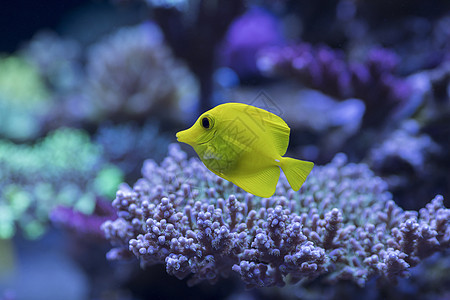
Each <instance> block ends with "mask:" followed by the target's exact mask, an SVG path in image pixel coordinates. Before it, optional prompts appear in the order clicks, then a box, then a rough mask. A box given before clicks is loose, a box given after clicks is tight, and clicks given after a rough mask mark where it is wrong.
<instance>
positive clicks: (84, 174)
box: [0, 129, 122, 238]
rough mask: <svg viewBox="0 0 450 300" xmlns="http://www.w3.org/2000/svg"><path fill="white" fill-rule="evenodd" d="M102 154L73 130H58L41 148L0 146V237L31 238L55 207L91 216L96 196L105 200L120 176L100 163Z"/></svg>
mask: <svg viewBox="0 0 450 300" xmlns="http://www.w3.org/2000/svg"><path fill="white" fill-rule="evenodd" d="M101 152H102V148H101V147H100V146H97V145H95V144H92V143H91V142H90V140H89V136H88V135H87V134H86V133H85V132H83V131H79V130H74V129H60V130H58V131H55V132H53V133H52V134H50V135H48V136H47V137H45V138H44V139H43V140H42V141H41V142H39V143H37V144H35V145H33V146H29V145H16V144H13V143H11V142H9V141H0V216H1V217H0V237H1V238H9V237H11V236H13V235H14V233H15V231H16V227H20V228H21V229H22V230H23V232H24V233H25V235H26V236H28V237H30V238H35V237H38V236H39V235H41V234H42V233H43V232H44V230H45V224H46V222H47V220H48V213H49V212H50V211H51V209H53V208H54V207H55V206H56V205H58V204H60V205H66V206H72V207H74V208H76V209H77V210H79V211H82V212H84V213H91V212H92V210H93V209H94V206H95V197H96V196H105V197H107V196H110V195H111V192H112V193H114V190H115V189H116V187H117V185H118V183H119V182H120V181H121V180H122V173H121V172H120V171H119V170H118V169H117V168H116V167H113V166H111V165H108V164H107V163H105V162H104V161H103V160H102V158H101Z"/></svg>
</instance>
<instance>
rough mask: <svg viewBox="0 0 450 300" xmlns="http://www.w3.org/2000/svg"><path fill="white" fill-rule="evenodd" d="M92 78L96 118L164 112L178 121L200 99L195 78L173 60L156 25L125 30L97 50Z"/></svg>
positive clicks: (89, 68)
mask: <svg viewBox="0 0 450 300" xmlns="http://www.w3.org/2000/svg"><path fill="white" fill-rule="evenodd" d="M87 80H88V84H87V91H86V94H87V97H88V99H89V100H90V102H89V103H90V104H91V105H92V108H91V117H92V118H94V119H100V120H102V119H104V118H107V117H109V118H112V117H120V118H128V119H133V118H136V117H141V118H145V117H147V116H148V115H153V116H155V115H157V114H158V113H161V112H164V115H167V116H168V117H170V118H171V119H173V120H177V119H178V118H183V116H185V114H183V113H186V111H187V110H189V108H191V107H193V106H194V107H195V103H196V100H197V92H198V85H197V82H196V80H195V78H194V77H193V75H192V74H191V73H190V72H189V70H188V69H187V68H186V67H185V66H184V65H183V64H182V63H181V62H180V61H178V60H176V59H174V57H173V55H172V53H171V51H170V49H169V48H168V47H167V46H166V45H165V43H164V40H163V35H162V32H161V30H160V29H159V28H158V27H157V26H156V25H154V24H151V23H146V24H142V25H139V26H137V27H134V28H122V29H120V30H119V31H118V32H116V33H114V34H112V35H110V36H108V37H107V38H105V39H104V40H103V41H101V42H99V43H97V44H96V45H94V46H92V48H91V49H90V51H89V55H88V63H87ZM169 110H170V112H171V113H170V114H167V111H169Z"/></svg>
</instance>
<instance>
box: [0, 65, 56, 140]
mask: <svg viewBox="0 0 450 300" xmlns="http://www.w3.org/2000/svg"><path fill="white" fill-rule="evenodd" d="M50 99H51V98H50V93H49V91H48V89H47V87H46V85H45V83H44V81H43V79H42V78H41V76H40V74H39V72H38V70H37V69H36V68H35V67H34V66H33V65H31V64H29V63H28V62H26V61H25V60H24V59H23V58H21V57H18V56H5V57H0V136H4V137H7V138H10V139H15V140H26V139H29V138H32V137H35V136H36V135H37V134H38V132H39V127H40V126H39V124H38V123H39V120H40V118H41V117H42V116H43V115H44V114H45V113H46V112H47V111H48V109H49V108H50Z"/></svg>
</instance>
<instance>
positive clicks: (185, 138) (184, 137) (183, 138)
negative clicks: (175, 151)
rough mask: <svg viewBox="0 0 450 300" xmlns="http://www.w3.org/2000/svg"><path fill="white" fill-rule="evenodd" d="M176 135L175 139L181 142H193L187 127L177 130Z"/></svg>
mask: <svg viewBox="0 0 450 300" xmlns="http://www.w3.org/2000/svg"><path fill="white" fill-rule="evenodd" d="M176 137H177V141H179V142H181V143H186V144H189V145H191V144H192V143H193V141H192V140H191V139H190V138H189V137H190V134H189V129H186V130H183V131H179V132H177V134H176Z"/></svg>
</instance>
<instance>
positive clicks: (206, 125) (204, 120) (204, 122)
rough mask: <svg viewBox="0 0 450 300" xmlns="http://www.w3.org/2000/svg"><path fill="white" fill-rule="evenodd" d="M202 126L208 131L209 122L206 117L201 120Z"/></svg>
mask: <svg viewBox="0 0 450 300" xmlns="http://www.w3.org/2000/svg"><path fill="white" fill-rule="evenodd" d="M202 126H203V128H206V129H209V128H210V127H211V122H210V121H209V119H208V117H203V118H202Z"/></svg>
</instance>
